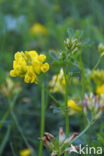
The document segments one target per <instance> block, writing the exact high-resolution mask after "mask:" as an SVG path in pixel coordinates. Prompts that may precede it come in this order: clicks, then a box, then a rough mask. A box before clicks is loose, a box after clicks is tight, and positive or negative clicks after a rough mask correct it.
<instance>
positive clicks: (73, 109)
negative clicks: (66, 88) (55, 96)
mask: <svg viewBox="0 0 104 156" xmlns="http://www.w3.org/2000/svg"><path fill="white" fill-rule="evenodd" d="M67 106H69V107H70V108H69V114H74V113H76V112H81V111H82V108H81V107H80V106H78V105H77V104H76V103H75V101H74V100H71V99H70V100H68V103H67Z"/></svg>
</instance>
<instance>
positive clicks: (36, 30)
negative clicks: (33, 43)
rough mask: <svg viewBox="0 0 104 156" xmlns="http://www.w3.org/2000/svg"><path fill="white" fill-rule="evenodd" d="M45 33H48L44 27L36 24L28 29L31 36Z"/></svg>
mask: <svg viewBox="0 0 104 156" xmlns="http://www.w3.org/2000/svg"><path fill="white" fill-rule="evenodd" d="M47 32H48V31H47V29H46V28H45V26H43V25H41V24H40V23H36V24H34V25H33V26H32V27H31V28H30V33H31V34H33V35H46V34H47Z"/></svg>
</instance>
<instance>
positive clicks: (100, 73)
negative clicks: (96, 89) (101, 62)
mask: <svg viewBox="0 0 104 156" xmlns="http://www.w3.org/2000/svg"><path fill="white" fill-rule="evenodd" d="M92 79H93V80H94V82H95V84H96V85H102V84H104V70H100V69H97V70H94V71H93V73H92Z"/></svg>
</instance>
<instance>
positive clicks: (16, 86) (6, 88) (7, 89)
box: [0, 77, 22, 97]
mask: <svg viewBox="0 0 104 156" xmlns="http://www.w3.org/2000/svg"><path fill="white" fill-rule="evenodd" d="M5 81H6V82H5V83H4V84H2V85H1V87H0V92H1V93H2V94H3V95H4V96H7V97H13V96H14V94H17V93H19V92H21V90H22V88H21V87H20V83H18V82H14V81H13V80H12V79H10V78H9V77H7V78H6V80H5Z"/></svg>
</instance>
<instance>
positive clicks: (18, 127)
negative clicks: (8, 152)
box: [11, 110, 30, 148]
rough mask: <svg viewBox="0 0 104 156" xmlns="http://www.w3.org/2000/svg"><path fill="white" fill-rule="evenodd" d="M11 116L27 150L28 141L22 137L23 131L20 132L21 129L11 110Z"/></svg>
mask: <svg viewBox="0 0 104 156" xmlns="http://www.w3.org/2000/svg"><path fill="white" fill-rule="evenodd" d="M11 116H12V118H13V120H14V122H15V124H16V126H17V129H18V131H19V132H20V134H21V136H22V138H23V140H24V142H25V144H26V146H27V147H28V148H29V147H30V145H29V143H28V141H27V138H26V137H25V135H24V133H23V131H22V128H21V127H20V125H19V123H18V120H17V117H16V116H15V113H14V112H13V110H11Z"/></svg>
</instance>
